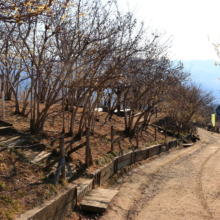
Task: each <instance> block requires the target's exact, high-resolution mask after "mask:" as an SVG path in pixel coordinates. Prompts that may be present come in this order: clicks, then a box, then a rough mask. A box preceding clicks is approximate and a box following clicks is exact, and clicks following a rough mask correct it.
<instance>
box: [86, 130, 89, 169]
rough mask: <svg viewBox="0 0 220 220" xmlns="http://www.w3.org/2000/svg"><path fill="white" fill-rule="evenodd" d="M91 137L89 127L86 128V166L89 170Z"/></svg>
mask: <svg viewBox="0 0 220 220" xmlns="http://www.w3.org/2000/svg"><path fill="white" fill-rule="evenodd" d="M89 136H90V127H87V128H86V160H85V164H86V167H87V168H88V167H89V154H90V142H89Z"/></svg>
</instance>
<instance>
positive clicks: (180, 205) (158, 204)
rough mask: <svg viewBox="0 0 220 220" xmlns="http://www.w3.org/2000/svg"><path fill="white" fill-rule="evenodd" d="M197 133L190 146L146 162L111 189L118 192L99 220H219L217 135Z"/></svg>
mask: <svg viewBox="0 0 220 220" xmlns="http://www.w3.org/2000/svg"><path fill="white" fill-rule="evenodd" d="M199 134H200V137H201V139H202V140H201V141H199V142H197V143H196V144H195V145H194V146H192V147H190V148H185V149H180V150H176V151H173V152H172V153H170V154H169V155H168V156H165V155H164V156H160V158H158V159H156V160H154V161H153V162H150V163H146V164H145V165H143V167H142V168H141V169H139V170H137V171H136V172H134V173H133V174H131V176H129V177H128V178H127V179H126V181H125V182H124V183H122V184H120V185H117V186H115V187H114V188H116V189H119V190H120V191H119V193H118V195H117V196H116V197H115V198H114V199H113V200H112V202H111V205H110V206H109V208H108V210H107V211H106V212H105V213H104V215H103V216H102V217H101V219H102V220H109V219H117V220H119V219H131V220H133V219H136V220H142V219H151V220H152V219H163V220H164V219H169V220H170V219H172V220H173V219H178V220H179V219H187V220H188V219H190V220H191V219H200V220H201V219H220V135H219V134H213V133H211V132H208V131H204V130H202V129H199Z"/></svg>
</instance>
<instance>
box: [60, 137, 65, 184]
mask: <svg viewBox="0 0 220 220" xmlns="http://www.w3.org/2000/svg"><path fill="white" fill-rule="evenodd" d="M62 157H65V153H64V137H61V138H60V158H62ZM61 176H62V178H63V179H64V180H65V179H66V172H65V161H64V164H63V166H62V168H61Z"/></svg>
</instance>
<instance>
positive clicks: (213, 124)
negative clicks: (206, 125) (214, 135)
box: [211, 114, 215, 127]
mask: <svg viewBox="0 0 220 220" xmlns="http://www.w3.org/2000/svg"><path fill="white" fill-rule="evenodd" d="M211 120H212V126H213V127H215V114H211Z"/></svg>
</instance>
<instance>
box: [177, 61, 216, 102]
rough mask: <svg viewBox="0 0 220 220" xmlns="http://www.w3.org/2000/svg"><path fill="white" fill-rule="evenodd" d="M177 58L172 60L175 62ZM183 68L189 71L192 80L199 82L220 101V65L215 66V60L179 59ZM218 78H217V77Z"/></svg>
mask: <svg viewBox="0 0 220 220" xmlns="http://www.w3.org/2000/svg"><path fill="white" fill-rule="evenodd" d="M178 61H179V60H173V62H174V63H175V64H177V63H178ZM181 62H182V63H183V65H184V68H185V69H186V70H187V71H189V72H190V73H191V78H192V80H193V81H194V82H196V83H199V84H201V85H202V87H203V88H204V89H206V90H208V91H213V95H214V96H215V97H216V98H217V101H220V66H215V65H214V62H215V60H188V61H185V60H181ZM218 78H219V79H218Z"/></svg>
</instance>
